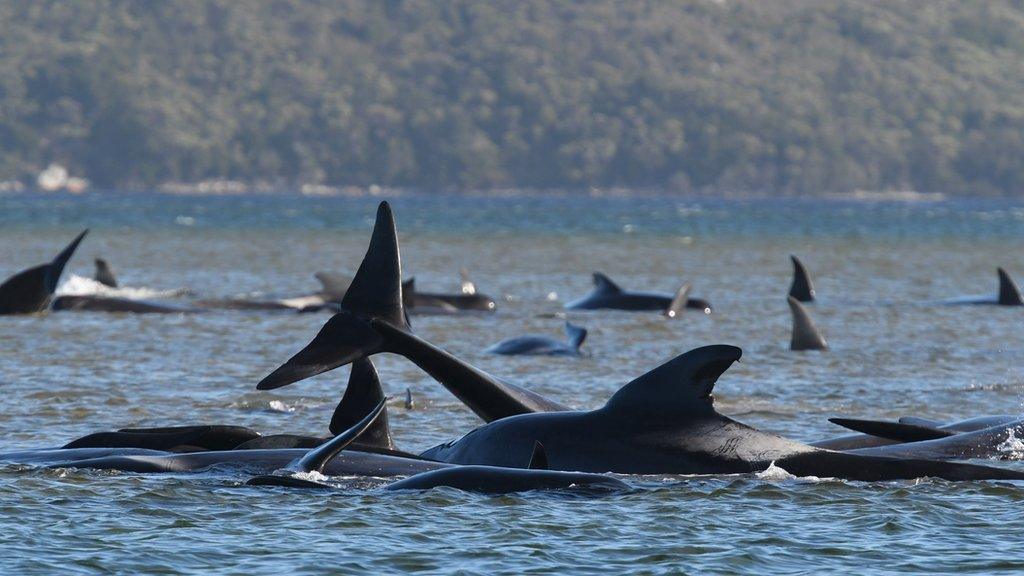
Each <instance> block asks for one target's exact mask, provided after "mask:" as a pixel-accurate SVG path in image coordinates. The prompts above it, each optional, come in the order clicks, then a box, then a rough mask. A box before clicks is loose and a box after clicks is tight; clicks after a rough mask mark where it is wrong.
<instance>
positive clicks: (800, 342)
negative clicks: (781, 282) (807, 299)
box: [786, 296, 828, 350]
mask: <svg viewBox="0 0 1024 576" xmlns="http://www.w3.org/2000/svg"><path fill="white" fill-rule="evenodd" d="M786 302H787V303H788V304H789V311H790V314H792V316H793V332H792V336H791V338H790V340H789V349H790V350H828V343H827V342H825V337H824V336H822V335H821V332H820V331H818V327H817V326H816V325H815V324H814V320H812V319H811V315H810V314H809V313H808V312H807V309H806V308H804V306H803V304H801V303H800V302H798V301H797V299H796V298H793V297H792V296H787V297H786Z"/></svg>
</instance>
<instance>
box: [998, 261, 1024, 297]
mask: <svg viewBox="0 0 1024 576" xmlns="http://www.w3.org/2000/svg"><path fill="white" fill-rule="evenodd" d="M997 271H998V273H999V305H1000V306H1024V300H1021V296H1020V288H1018V287H1017V283H1016V282H1014V281H1013V278H1010V275H1009V274H1007V273H1006V270H1003V269H1002V268H999V269H998V270H997Z"/></svg>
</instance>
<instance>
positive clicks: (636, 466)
mask: <svg viewBox="0 0 1024 576" xmlns="http://www.w3.org/2000/svg"><path fill="white" fill-rule="evenodd" d="M740 355H741V351H740V349H739V348H736V347H734V346H726V345H715V346H705V347H702V348H697V349H695V350H691V351H689V352H687V353H685V354H682V355H680V356H678V357H676V358H675V359H673V360H671V361H669V362H667V363H665V364H663V365H661V366H659V367H658V368H655V369H654V370H652V371H650V372H648V373H647V374H644V375H643V376H641V377H639V378H637V379H635V380H633V381H632V382H630V383H628V384H626V385H625V386H624V387H623V388H621V389H620V390H619V391H618V392H616V393H615V394H614V395H613V396H612V397H611V399H610V400H608V403H607V404H605V405H604V406H603V407H602V408H599V409H597V410H592V411H588V412H551V413H538V414H523V415H519V416H513V417H509V418H503V419H501V420H497V421H494V422H490V423H488V424H485V425H483V426H481V427H479V428H477V429H475V430H473V431H472V432H470V433H469V434H467V435H466V436H464V437H462V438H461V439H459V440H455V441H452V442H449V443H447V444H442V445H440V446H436V447H434V448H431V449H429V450H427V451H425V452H424V453H423V454H422V456H424V457H426V458H430V459H434V460H440V461H444V462H450V463H454V464H482V465H490V466H509V465H512V464H513V463H514V462H516V461H521V460H522V459H523V458H525V456H526V455H527V454H528V453H529V450H530V449H532V446H533V445H534V443H536V442H540V443H542V444H543V445H544V446H545V447H547V448H548V450H549V451H551V450H552V447H554V450H553V451H551V452H549V465H550V466H551V467H552V468H553V469H558V470H574V471H585V472H604V471H611V472H618V473H623V474H735V473H745V472H756V471H762V470H765V469H767V468H768V467H769V466H771V465H772V464H775V465H776V466H779V467H781V468H783V469H785V470H787V471H788V472H790V473H792V474H795V475H797V476H819V477H831V478H841V479H847V480H863V481H878V480H896V479H910V478H918V477H923V476H932V477H937V478H943V479H946V480H982V479H1014V480H1021V479H1024V472H1018V471H1016V470H1008V469H1003V468H994V467H988V466H977V465H971V464H956V463H950V462H939V461H933V460H922V459H899V458H889V457H877V456H867V455H859V454H851V453H846V452H834V451H830V450H823V449H820V448H814V447H812V446H809V445H807V444H803V443H800V442H795V441H793V440H789V439H786V438H783V437H780V436H776V435H773V434H768V433H766V432H762V431H760V430H756V429H754V428H751V427H749V426H746V425H744V424H741V423H739V422H737V421H735V420H732V419H730V418H728V417H726V416H724V415H722V414H719V413H718V412H717V411H716V410H715V409H714V398H713V396H712V390H713V388H714V386H715V383H716V382H717V381H718V378H719V377H720V376H721V375H722V374H723V373H724V372H725V371H726V370H727V369H728V368H729V366H731V365H732V363H733V362H735V361H737V360H739V358H740Z"/></svg>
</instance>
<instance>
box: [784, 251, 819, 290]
mask: <svg viewBox="0 0 1024 576" xmlns="http://www.w3.org/2000/svg"><path fill="white" fill-rule="evenodd" d="M789 259H790V260H791V261H792V262H793V282H792V283H791V284H790V285H789V296H790V297H791V298H793V299H795V300H796V301H797V302H812V301H814V295H815V293H814V284H813V283H812V282H811V275H810V274H809V273H808V272H807V268H805V267H804V263H803V262H801V261H800V259H799V258H797V257H796V256H793V255H792V254H790V255H789Z"/></svg>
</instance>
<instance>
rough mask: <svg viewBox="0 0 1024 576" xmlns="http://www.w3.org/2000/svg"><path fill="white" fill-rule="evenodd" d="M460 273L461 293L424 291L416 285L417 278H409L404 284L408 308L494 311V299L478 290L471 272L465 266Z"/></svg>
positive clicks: (417, 310) (419, 311)
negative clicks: (470, 277)
mask: <svg viewBox="0 0 1024 576" xmlns="http://www.w3.org/2000/svg"><path fill="white" fill-rule="evenodd" d="M459 274H460V275H461V277H462V292H461V293H459V294H445V293H441V292H422V291H420V290H418V289H417V287H416V278H415V277H413V278H409V279H408V280H406V281H405V282H404V283H403V284H402V297H403V300H404V302H403V303H404V304H405V307H406V309H407V310H409V312H411V313H414V314H455V313H459V312H494V310H495V303H494V299H493V298H491V297H490V296H487V295H486V294H480V293H479V292H477V289H476V284H474V283H473V281H472V280H470V279H469V272H467V271H466V269H465V268H463V269H461V270H459Z"/></svg>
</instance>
